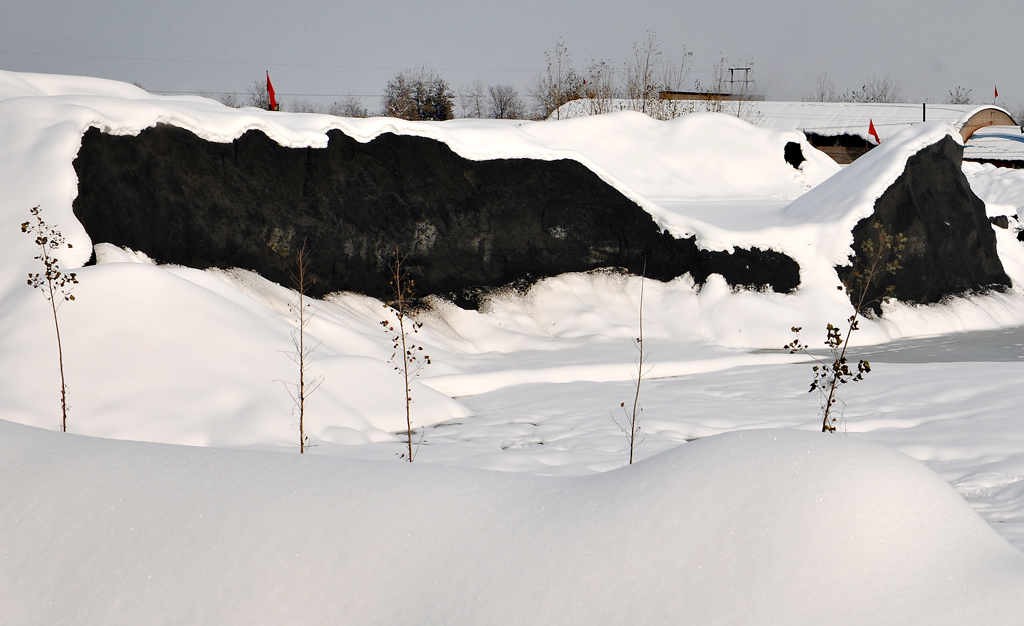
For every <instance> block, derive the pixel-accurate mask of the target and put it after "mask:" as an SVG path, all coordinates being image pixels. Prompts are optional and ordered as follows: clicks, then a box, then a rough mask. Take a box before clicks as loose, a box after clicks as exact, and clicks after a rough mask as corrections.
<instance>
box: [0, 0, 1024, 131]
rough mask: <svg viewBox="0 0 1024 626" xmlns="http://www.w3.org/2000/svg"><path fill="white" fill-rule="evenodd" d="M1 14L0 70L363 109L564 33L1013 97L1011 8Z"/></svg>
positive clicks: (708, 3) (96, 7) (523, 2)
mask: <svg viewBox="0 0 1024 626" xmlns="http://www.w3.org/2000/svg"><path fill="white" fill-rule="evenodd" d="M11 4H12V6H8V7H7V8H5V10H4V13H5V19H4V20H2V21H0V68H2V69H6V70H14V71H26V72H44V73H59V74H76V75H89V76H100V77H104V78H113V79H117V80H123V81H128V82H136V83H138V84H140V85H141V86H143V87H144V88H146V89H148V90H150V91H153V92H157V93H164V92H167V93H200V92H202V93H207V94H219V93H225V92H234V93H238V94H241V95H242V96H243V97H244V95H245V92H246V91H247V89H248V87H249V86H250V85H251V84H252V83H253V82H254V81H255V80H259V79H261V78H262V77H263V76H264V72H265V71H268V70H269V71H270V75H271V78H272V80H273V82H274V87H275V88H276V91H277V92H278V94H279V97H280V99H281V100H282V101H283V102H284V103H285V105H287V103H288V102H291V101H295V100H309V101H311V102H318V103H324V104H329V103H330V102H333V101H336V100H342V99H343V98H344V97H345V96H348V95H355V96H358V97H360V99H361V100H362V101H363V103H364V105H365V106H366V107H367V108H369V109H370V110H371V112H372V111H374V110H375V109H378V108H379V103H380V94H381V93H382V92H383V88H384V85H385V84H386V83H387V81H388V79H389V78H390V77H391V76H393V75H394V74H395V73H396V72H398V71H401V70H405V69H410V68H415V67H419V66H421V65H424V64H425V65H427V66H428V67H429V68H430V69H432V70H435V71H436V72H438V73H439V74H440V75H441V76H442V77H443V78H444V79H445V80H446V81H447V82H448V83H449V84H450V85H451V86H452V88H453V89H454V90H457V88H458V87H459V85H468V84H469V83H471V82H472V81H473V80H476V79H479V80H481V81H482V82H483V83H484V84H485V85H497V84H509V85H512V86H513V87H515V88H517V89H518V90H519V91H520V92H521V93H522V94H523V96H524V99H526V100H529V98H528V96H527V91H528V90H529V88H530V87H531V86H532V85H533V83H534V80H535V78H536V77H537V76H538V75H539V74H540V73H541V72H542V71H543V70H544V68H545V57H544V51H545V50H547V49H552V48H553V47H554V45H555V42H556V41H558V39H559V38H561V39H562V40H563V41H564V43H565V45H566V47H567V49H568V51H569V52H570V54H571V56H572V59H573V64H574V66H575V67H576V68H577V69H578V70H583V69H584V68H585V67H586V65H587V61H588V60H589V59H595V60H599V59H605V60H608V61H611V62H613V63H615V64H617V65H619V66H621V65H622V64H623V62H624V61H625V60H626V58H627V57H628V56H629V55H630V52H631V47H632V45H633V44H634V43H637V42H641V41H642V40H643V39H644V38H645V37H646V35H647V33H648V31H652V32H654V33H655V34H656V38H657V41H658V42H659V44H660V47H661V49H662V51H663V56H664V57H665V58H666V59H674V60H676V61H679V60H681V59H682V58H683V54H684V51H688V52H690V53H692V56H690V57H688V58H689V60H690V75H689V78H690V81H691V82H692V81H693V80H694V79H697V80H702V82H704V83H705V84H707V82H708V79H709V78H710V74H711V71H712V68H713V66H714V65H715V64H716V62H718V61H719V59H720V58H725V59H726V65H743V64H745V63H746V61H747V60H748V59H751V60H752V61H753V65H754V79H755V88H754V91H755V92H756V93H758V94H763V95H765V96H766V97H767V98H768V99H774V100H800V99H802V98H803V97H804V95H805V94H807V93H808V92H809V91H810V90H811V87H812V85H813V83H814V81H815V79H816V77H817V76H818V75H819V74H821V73H822V72H826V73H827V74H828V75H829V76H830V77H831V78H832V79H833V80H834V81H835V84H836V87H837V88H838V90H839V91H840V92H842V91H845V90H847V89H856V88H859V87H860V86H861V85H863V83H864V82H865V81H866V79H867V78H868V77H869V76H871V75H878V76H882V75H884V74H886V73H890V74H891V75H892V77H893V78H895V79H896V80H898V81H899V82H900V83H901V84H902V87H903V92H904V94H905V96H906V99H907V100H909V101H912V102H918V101H931V102H941V101H943V100H944V99H945V98H946V96H947V94H948V92H949V90H950V89H953V88H954V87H957V86H962V87H964V88H965V89H970V90H971V96H972V98H973V99H974V101H975V102H985V103H989V102H991V101H992V99H993V91H994V89H995V88H996V87H998V88H999V94H1000V98H999V100H998V103H999V104H1002V105H1004V106H1007V107H1011V108H1012V107H1013V106H1015V105H1017V104H1018V103H1024V85H1021V78H1022V76H1021V70H1020V66H1019V63H1018V62H1017V59H1019V58H1020V57H1021V53H1022V52H1024V40H1022V39H1021V38H1020V37H1019V26H1018V20H1017V19H1015V16H1016V14H1017V13H1018V5H1017V3H1016V2H1013V1H1011V0H980V1H978V2H974V3H972V4H971V7H970V11H969V12H968V11H967V10H966V9H965V5H964V4H963V3H962V2H954V1H953V0H937V1H933V2H923V1H919V0H911V1H904V2H883V1H882V0H866V1H865V2H860V3H851V2H843V3H839V2H828V1H819V2H811V1H809V0H777V1H776V2H771V3H767V2H760V1H754V0H692V1H689V2H678V1H671V2H670V1H667V0H638V1H634V2H614V3H613V2H607V0H601V1H600V2H596V3H595V2H584V1H582V0H562V1H560V2H542V1H540V0H507V1H505V2H501V3H482V2H479V1H478V0H454V1H453V0H438V1H436V2H433V3H429V4H428V3H420V2H414V1H412V0H377V1H376V2H363V3H354V2H351V0H343V1H341V2H327V1H325V0H294V1H292V2H271V1H268V0H250V1H249V2H244V1H242V0H176V1H175V2H169V1H167V0H157V1H155V2H138V1H137V0H95V1H92V2H88V3H85V2H81V0H40V1H38V2H18V3H11Z"/></svg>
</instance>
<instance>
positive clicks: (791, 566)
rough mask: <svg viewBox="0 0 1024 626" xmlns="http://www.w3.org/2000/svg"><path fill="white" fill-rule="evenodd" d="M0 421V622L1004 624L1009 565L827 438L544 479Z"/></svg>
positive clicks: (912, 491) (926, 486)
mask: <svg viewBox="0 0 1024 626" xmlns="http://www.w3.org/2000/svg"><path fill="white" fill-rule="evenodd" d="M0 430H2V433H3V436H2V437H0V442H2V443H0V446H2V452H3V453H2V454H0V459H2V460H0V468H2V471H3V472H4V474H5V475H7V476H12V475H18V476H19V477H20V479H19V480H18V481H17V482H16V481H12V480H5V481H3V486H2V487H0V490H2V494H0V495H2V501H3V502H4V505H3V507H0V527H2V528H4V529H5V530H4V532H3V533H2V534H0V550H2V553H3V555H4V557H5V561H4V562H5V565H4V566H3V567H0V586H2V587H3V588H4V589H5V590H6V591H7V593H6V596H7V600H6V601H5V602H4V603H3V605H2V608H0V617H2V618H3V621H4V623H7V624H11V623H48V624H58V623H59V624H74V623H78V624H97V623H103V624H139V623H147V624H180V623H206V624H223V623H245V624H280V623H295V622H301V623H313V624H337V623H344V624H370V623H376V624H398V623H414V624H539V623H557V624H623V623H644V624H670V623H684V624H723V625H725V624H730V625H732V624H764V623H776V622H778V623H786V624H820V623H823V622H825V623H830V624H866V623H871V624H894V625H895V624H901V625H902V624H912V623H925V622H927V623H929V624H936V625H937V624H950V625H954V624H955V625H958V626H962V625H964V624H979V625H981V624H991V623H998V622H1000V621H1003V620H1005V619H1006V618H1007V617H1008V616H1012V615H1019V614H1020V611H1021V610H1024V596H1022V593H1021V590H1022V589H1024V555H1022V554H1021V553H1020V552H1018V551H1017V550H1015V549H1014V548H1012V547H1010V546H1009V545H1007V544H1006V543H1005V542H1004V541H1002V540H1001V539H999V538H998V537H997V536H996V535H995V534H994V533H993V532H992V531H991V530H990V529H989V528H988V527H987V526H986V525H985V524H984V522H982V521H981V520H980V519H979V518H978V516H977V515H976V514H975V513H974V512H973V511H971V509H970V507H968V506H967V504H966V503H964V501H963V500H962V499H961V498H960V497H959V496H957V495H956V493H954V492H953V490H952V489H950V488H949V486H948V485H946V484H945V483H944V482H942V481H941V480H940V479H939V478H937V477H936V476H935V475H934V474H932V473H931V472H930V471H928V470H927V469H925V468H923V467H922V466H920V465H919V464H917V463H916V462H914V461H911V460H910V459H908V458H906V457H904V456H902V455H900V454H898V453H895V452H892V451H890V450H887V449H885V448H882V447H880V446H875V445H867V444H864V443H861V442H857V441H854V440H852V439H849V438H846V437H823V436H821V435H820V434H818V433H800V432H793V431H748V432H742V433H733V434H727V435H720V436H718V437H711V438H708V439H704V440H701V441H698V442H695V443H693V444H690V445H686V446H681V447H679V448H677V449H676V450H673V451H672V452H668V453H665V454H662V455H660V456H659V457H657V458H655V459H650V460H648V461H646V462H643V463H641V464H638V465H634V466H631V467H629V468H624V469H620V470H617V471H614V472H608V473H604V474H598V475H594V476H588V477H582V478H550V477H528V476H522V475H510V474H502V473H494V472H491V473H488V472H479V471H473V470H465V469H457V468H442V467H437V466H422V467H421V466H408V464H402V463H368V462H353V461H347V460H343V459H337V458H315V457H314V458H309V459H307V458H300V457H299V456H298V455H281V454H268V453H263V454H260V453H252V452H227V451H215V450H197V449H189V448H182V447H168V446H157V445H144V444H130V443H125V442H115V441H109V440H95V439H85V438H80V437H76V436H73V435H72V436H60V435H59V434H57V433H50V432H44V431H40V430H29V429H26V428H25V427H23V426H17V425H13V424H9V423H0ZM768 494H771V495H770V496H769V495H768ZM69 513H73V519H71V520H69V519H68V518H69ZM12 564H13V566H12ZM894 573H895V574H896V575H895V576H894V575H893V574H894ZM925 615H927V616H928V619H922V617H923V616H925Z"/></svg>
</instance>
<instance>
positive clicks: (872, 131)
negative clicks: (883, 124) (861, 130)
mask: <svg viewBox="0 0 1024 626" xmlns="http://www.w3.org/2000/svg"><path fill="white" fill-rule="evenodd" d="M868 134H869V135H871V136H872V137H874V138H875V142H876V143H882V140H881V139H879V137H878V131H877V130H875V120H872V119H869V120H868Z"/></svg>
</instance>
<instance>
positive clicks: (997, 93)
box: [996, 86, 999, 98]
mask: <svg viewBox="0 0 1024 626" xmlns="http://www.w3.org/2000/svg"><path fill="white" fill-rule="evenodd" d="M996 97H997V98H998V97H999V87H998V86H997V87H996Z"/></svg>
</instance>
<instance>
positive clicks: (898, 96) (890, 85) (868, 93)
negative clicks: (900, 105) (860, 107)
mask: <svg viewBox="0 0 1024 626" xmlns="http://www.w3.org/2000/svg"><path fill="white" fill-rule="evenodd" d="M842 100H844V101H846V102H876V103H885V104H891V103H894V102H903V85H901V84H900V82H899V81H898V80H896V79H895V78H893V77H892V75H891V74H889V73H888V72H886V73H885V75H884V76H878V75H876V74H872V75H871V76H869V77H868V80H867V82H865V83H864V85H863V86H862V87H861V88H860V89H859V90H856V89H855V90H853V91H851V92H848V93H846V94H844V95H843V97H842Z"/></svg>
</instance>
